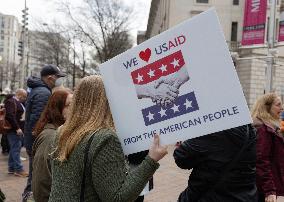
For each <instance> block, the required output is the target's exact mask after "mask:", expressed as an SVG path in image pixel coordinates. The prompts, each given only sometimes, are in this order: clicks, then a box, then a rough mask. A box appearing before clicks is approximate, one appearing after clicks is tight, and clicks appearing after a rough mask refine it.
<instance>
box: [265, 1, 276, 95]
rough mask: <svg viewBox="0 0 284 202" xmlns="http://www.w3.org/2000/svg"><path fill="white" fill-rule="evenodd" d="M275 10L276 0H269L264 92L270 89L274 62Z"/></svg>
mask: <svg viewBox="0 0 284 202" xmlns="http://www.w3.org/2000/svg"><path fill="white" fill-rule="evenodd" d="M275 11H276V0H270V15H269V27H268V28H269V30H268V51H267V68H266V84H265V92H266V93H268V92H271V91H272V77H273V74H272V72H273V63H274V55H275V50H274V39H275V38H274V33H275Z"/></svg>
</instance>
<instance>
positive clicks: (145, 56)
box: [139, 48, 151, 62]
mask: <svg viewBox="0 0 284 202" xmlns="http://www.w3.org/2000/svg"><path fill="white" fill-rule="evenodd" d="M139 57H140V58H141V59H142V60H144V61H146V62H148V61H149V59H150V57H151V49H150V48H147V49H146V50H144V51H141V52H140V53H139Z"/></svg>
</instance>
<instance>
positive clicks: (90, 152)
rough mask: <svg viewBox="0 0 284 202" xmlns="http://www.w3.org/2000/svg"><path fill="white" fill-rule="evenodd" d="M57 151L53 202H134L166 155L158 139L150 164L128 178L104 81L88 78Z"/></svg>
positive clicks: (77, 93) (75, 100)
mask: <svg viewBox="0 0 284 202" xmlns="http://www.w3.org/2000/svg"><path fill="white" fill-rule="evenodd" d="M126 124H127V123H126ZM56 145H57V148H56V150H55V152H54V154H53V156H54V161H53V163H52V173H53V175H52V188H51V194H50V198H49V201H50V202H57V201H68V202H72V201H74V202H75V201H85V202H87V201H92V202H96V201H107V202H112V201H121V202H122V201H123V202H127V201H134V200H135V199H136V198H137V197H138V195H139V193H140V192H141V191H142V190H143V188H144V186H145V184H146V183H147V181H148V180H149V178H150V177H151V176H152V175H153V174H154V172H155V171H156V169H157V168H158V167H159V164H158V163H157V162H158V161H159V160H160V159H161V158H163V157H164V156H165V155H166V153H167V149H166V147H162V146H160V145H159V137H158V136H155V138H154V143H153V145H152V146H151V148H150V151H149V155H148V156H147V157H146V159H145V160H144V161H143V162H142V164H141V165H140V166H138V167H137V169H135V170H134V171H133V172H130V173H128V174H127V173H126V171H127V170H126V165H125V160H124V154H123V151H122V147H121V144H120V142H119V139H118V137H117V135H116V134H115V129H114V124H113V120H112V115H111V112H110V108H109V104H108V101H107V98H106V94H105V90H104V86H103V81H102V78H101V77H100V76H88V77H86V78H84V79H83V80H82V81H81V83H80V84H79V86H78V87H77V88H76V90H75V94H74V97H73V102H72V105H71V111H70V114H69V116H68V118H67V120H66V122H65V124H64V125H63V127H62V128H61V130H60V132H59V135H58V139H57V142H56ZM86 176H88V177H86Z"/></svg>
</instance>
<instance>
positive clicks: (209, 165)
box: [174, 125, 257, 202]
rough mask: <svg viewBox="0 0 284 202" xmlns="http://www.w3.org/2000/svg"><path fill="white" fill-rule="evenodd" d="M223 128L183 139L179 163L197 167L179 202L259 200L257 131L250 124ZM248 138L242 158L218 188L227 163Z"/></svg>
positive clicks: (243, 201)
mask: <svg viewBox="0 0 284 202" xmlns="http://www.w3.org/2000/svg"><path fill="white" fill-rule="evenodd" d="M248 128H249V132H248V133H247V126H240V127H237V128H232V129H229V130H224V131H220V132H217V133H213V134H210V135H206V136H201V137H197V138H194V139H190V140H187V141H185V142H183V143H182V144H181V145H180V146H179V147H178V148H177V149H176V150H175V151H174V158H175V162H176V164H177V165H178V166H179V167H180V168H182V169H193V170H192V172H191V174H190V176H189V180H188V187H187V188H186V189H185V190H184V191H183V192H182V193H181V194H180V196H179V200H178V201H179V202H251V201H257V199H256V184H255V176H256V134H255V130H254V128H253V127H252V126H251V125H249V127H248ZM247 135H248V136H249V137H248V141H247V147H246V149H245V150H244V152H243V153H242V155H241V157H240V158H239V161H237V163H236V164H235V166H233V167H232V169H231V170H230V171H229V172H227V174H225V178H224V180H223V181H222V183H219V185H217V187H215V185H216V183H218V180H220V179H221V176H223V175H224V173H223V172H224V170H225V169H226V166H227V165H228V164H230V162H231V161H232V159H233V158H234V157H235V156H236V155H237V154H238V152H239V151H240V150H241V148H242V146H243V145H244V143H245V139H246V138H245V137H246V136H247Z"/></svg>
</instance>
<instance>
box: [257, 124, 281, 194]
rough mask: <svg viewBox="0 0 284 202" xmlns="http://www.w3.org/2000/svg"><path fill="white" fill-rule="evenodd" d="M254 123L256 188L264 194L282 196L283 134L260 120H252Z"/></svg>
mask: <svg viewBox="0 0 284 202" xmlns="http://www.w3.org/2000/svg"><path fill="white" fill-rule="evenodd" d="M254 125H255V127H256V128H257V147H256V148H257V150H256V151H257V153H256V154H257V161H256V171H257V178H256V182H257V188H258V189H259V192H260V193H262V194H264V195H265V196H268V195H270V194H273V195H277V196H284V159H283V158H284V137H283V134H280V133H279V132H278V131H279V130H277V128H276V129H275V128H273V126H271V125H269V124H265V123H263V122H262V121H261V120H257V119H256V120H254ZM278 129H279V128H278Z"/></svg>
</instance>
